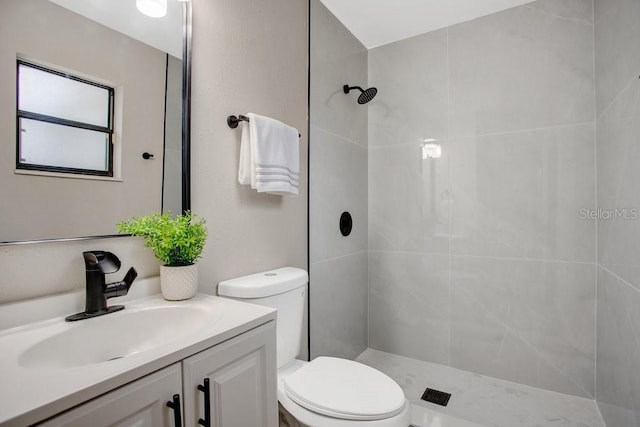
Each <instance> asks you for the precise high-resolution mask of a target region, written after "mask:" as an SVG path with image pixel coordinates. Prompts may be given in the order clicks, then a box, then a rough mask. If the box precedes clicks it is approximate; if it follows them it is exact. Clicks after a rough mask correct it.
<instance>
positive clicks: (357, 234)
mask: <svg viewBox="0 0 640 427" xmlns="http://www.w3.org/2000/svg"><path fill="white" fill-rule="evenodd" d="M310 75H311V99H310V121H311V140H310V144H311V147H310V151H311V160H310V165H309V171H310V172H309V173H310V179H311V193H310V195H309V197H310V200H309V206H310V218H309V219H310V225H309V237H310V248H309V250H310V260H311V266H310V270H311V285H310V286H311V355H312V357H317V356H322V355H328V356H340V357H346V358H355V357H356V356H358V355H359V354H360V353H361V352H362V351H363V350H364V349H365V348H366V347H367V282H368V280H367V106H363V105H359V104H358V103H357V97H358V95H359V92H357V91H356V92H352V93H350V94H349V95H345V94H344V92H343V91H342V86H343V85H345V84H349V85H358V86H363V87H364V86H366V85H367V51H366V49H365V48H364V46H363V45H362V44H361V43H360V42H359V41H358V40H357V39H356V38H355V37H354V36H353V35H352V34H351V33H350V32H349V31H348V30H347V29H346V28H345V27H344V26H343V25H342V24H341V23H340V22H339V21H338V20H337V19H336V18H335V17H334V16H333V15H332V14H331V12H329V11H328V10H327V9H326V8H325V6H324V5H322V3H321V2H320V1H319V0H312V1H311V69H310ZM344 211H349V212H350V213H351V215H352V217H353V230H352V232H351V235H349V236H348V237H344V236H342V234H340V230H339V228H338V224H339V219H340V214H341V213H342V212H344Z"/></svg>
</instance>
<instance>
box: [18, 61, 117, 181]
mask: <svg viewBox="0 0 640 427" xmlns="http://www.w3.org/2000/svg"><path fill="white" fill-rule="evenodd" d="M21 65H22V66H26V67H31V68H35V69H37V70H40V71H44V72H47V73H51V74H55V75H57V76H61V77H64V78H67V79H71V80H74V81H77V82H81V83H85V84H88V85H91V86H96V87H99V88H101V89H105V90H106V91H107V92H108V94H109V99H108V103H109V105H108V109H107V111H108V117H107V124H108V126H106V127H104V126H96V125H92V124H89V123H83V122H77V121H74V120H68V119H63V118H60V117H55V116H49V115H46V114H39V113H33V112H30V111H24V110H20V109H19V108H18V107H19V105H20V66H21ZM114 98H115V89H114V88H112V87H110V86H106V85H104V84H101V83H96V82H93V81H91V80H87V79H84V78H81V77H77V76H74V75H72V74H69V73H64V72H61V71H57V70H53V69H51V68H47V67H43V66H42V65H38V64H34V63H33V62H28V61H25V60H22V59H18V60H17V62H16V169H23V170H31V171H42V172H57V173H69V174H76V175H91V176H105V177H113V152H114V149H113V134H114V125H113V121H114V118H113V117H114V108H115V107H114V104H115V102H114ZM20 119H28V120H37V121H41V122H46V123H52V124H56V125H62V126H69V127H73V128H79V129H85V130H91V131H97V132H102V133H105V134H106V135H107V137H108V147H107V153H106V154H107V156H108V170H95V169H82V168H69V167H62V166H50V165H39V164H35V163H25V162H21V161H20V137H21V127H20Z"/></svg>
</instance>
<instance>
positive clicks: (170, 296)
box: [160, 264, 198, 301]
mask: <svg viewBox="0 0 640 427" xmlns="http://www.w3.org/2000/svg"><path fill="white" fill-rule="evenodd" d="M160 290H161V291H162V296H163V297H164V299H166V300H169V301H180V300H185V299H189V298H192V297H193V296H194V295H195V294H196V292H197V291H198V265H197V264H191V265H186V266H184V267H167V266H166V265H162V266H160Z"/></svg>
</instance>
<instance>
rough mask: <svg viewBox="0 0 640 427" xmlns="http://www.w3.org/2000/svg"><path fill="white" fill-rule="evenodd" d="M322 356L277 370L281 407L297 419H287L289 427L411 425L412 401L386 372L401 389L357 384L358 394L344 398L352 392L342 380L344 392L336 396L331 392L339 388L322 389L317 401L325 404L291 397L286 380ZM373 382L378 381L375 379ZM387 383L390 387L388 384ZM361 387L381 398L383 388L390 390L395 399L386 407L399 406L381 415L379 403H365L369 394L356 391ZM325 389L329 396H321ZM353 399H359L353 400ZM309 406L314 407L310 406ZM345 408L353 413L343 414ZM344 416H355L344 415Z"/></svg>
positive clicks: (405, 426) (286, 417) (401, 426)
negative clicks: (336, 404) (332, 400)
mask: <svg viewBox="0 0 640 427" xmlns="http://www.w3.org/2000/svg"><path fill="white" fill-rule="evenodd" d="M322 359H323V358H317V359H314V361H312V362H304V361H301V360H294V361H293V362H291V363H290V364H288V365H287V366H285V367H283V368H280V369H279V370H278V401H279V402H280V405H281V406H282V408H283V409H284V410H285V411H286V413H285V414H284V417H285V419H289V420H291V418H288V417H293V420H295V421H288V424H289V426H290V427H296V426H300V427H354V426H359V427H407V426H408V425H409V423H410V421H411V406H410V404H409V402H408V401H407V400H406V398H405V397H404V394H403V393H402V390H401V389H400V387H398V386H397V384H396V383H395V382H393V380H391V379H390V378H389V377H386V375H384V374H382V375H384V377H386V378H387V379H388V380H389V381H391V383H392V384H391V385H395V386H396V387H398V389H399V390H394V388H393V387H389V388H386V387H385V388H380V387H378V388H375V389H367V387H365V384H356V386H357V387H354V388H353V391H354V392H355V393H353V394H352V396H350V397H351V398H352V399H351V400H350V401H349V400H346V399H343V398H344V397H345V395H346V396H348V395H349V394H351V393H350V392H351V391H352V390H348V386H349V383H347V382H343V383H341V384H340V388H339V391H341V392H342V393H341V395H336V394H334V393H332V392H333V391H338V389H333V390H331V389H329V390H324V391H320V396H319V397H320V399H317V400H323V402H322V403H324V404H323V405H320V404H319V402H317V401H314V400H309V401H308V403H310V405H309V404H308V403H307V402H301V401H300V400H299V399H296V398H295V397H293V398H292V396H290V394H289V393H290V392H288V387H287V379H289V378H291V377H292V376H294V375H295V374H299V373H300V371H301V370H302V369H305V368H306V367H307V366H308V365H313V364H314V362H316V361H318V360H322ZM330 359H333V358H330ZM337 360H340V361H343V362H345V367H347V366H348V364H349V363H352V364H354V366H358V365H359V366H365V365H361V364H359V363H357V362H352V361H350V360H345V359H337ZM367 368H368V367H367ZM369 369H373V368H369ZM315 371H316V372H317V373H318V374H320V375H322V367H318V368H316V369H315ZM376 372H378V373H380V372H379V371H376ZM303 373H304V371H303ZM325 373H326V374H329V372H325ZM380 374H381V373H380ZM294 379H295V378H294ZM371 382H375V379H374V380H373V381H371ZM369 385H376V384H369ZM386 385H387V386H388V385H389V384H386ZM358 389H364V390H365V392H369V393H372V394H375V393H378V397H379V398H382V396H381V395H380V393H381V392H383V391H387V393H390V394H392V396H391V400H392V401H393V403H391V402H389V403H388V404H387V406H388V407H392V408H393V406H397V407H396V408H393V409H392V411H393V414H392V415H389V416H381V415H380V412H381V411H380V410H379V408H377V407H376V406H377V405H376V402H369V403H370V405H366V403H367V400H366V396H363V395H362V394H359V393H358V391H357V390H358ZM325 392H326V393H327V395H326V396H322V394H323V393H325ZM396 392H397V393H399V395H397V394H396V395H395V396H394V395H393V394H395V393H396ZM358 396H360V399H357V397H358ZM322 397H324V398H325V399H322ZM327 397H328V398H335V399H336V400H335V401H336V402H339V403H341V405H340V406H341V407H340V408H338V409H340V410H339V411H336V408H330V406H331V405H330V404H329V405H327V401H326V398H327ZM294 399H296V400H294ZM354 400H355V401H356V402H354ZM305 403H307V404H305ZM354 403H355V405H354ZM363 404H364V405H363ZM309 406H311V408H309ZM319 406H320V409H321V410H322V409H324V411H323V412H325V413H324V414H322V413H320V412H318V409H319V408H318V407H319ZM328 406H329V407H328ZM346 407H349V408H350V411H348V412H350V413H349V414H344V413H342V412H346V411H344V408H346ZM327 409H329V411H331V412H332V413H331V414H329V413H328V412H329V411H326V410H327ZM345 415H346V416H348V417H350V418H352V419H345V418H342V417H343V416H345ZM357 416H359V417H360V418H361V419H359V420H358V419H353V418H355V417H357Z"/></svg>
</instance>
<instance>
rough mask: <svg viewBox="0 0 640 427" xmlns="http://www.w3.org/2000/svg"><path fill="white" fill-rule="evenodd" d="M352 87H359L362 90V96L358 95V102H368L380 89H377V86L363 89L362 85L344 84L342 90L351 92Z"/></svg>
mask: <svg viewBox="0 0 640 427" xmlns="http://www.w3.org/2000/svg"><path fill="white" fill-rule="evenodd" d="M351 89H358V90H359V91H360V92H361V93H360V96H359V97H358V104H366V103H367V102H369V101H371V100H372V99H373V98H375V96H376V94H377V93H378V89H376V88H375V87H370V88H369V89H362V88H361V87H360V86H349V85H344V86H342V90H344V93H349V91H350V90H351Z"/></svg>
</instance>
